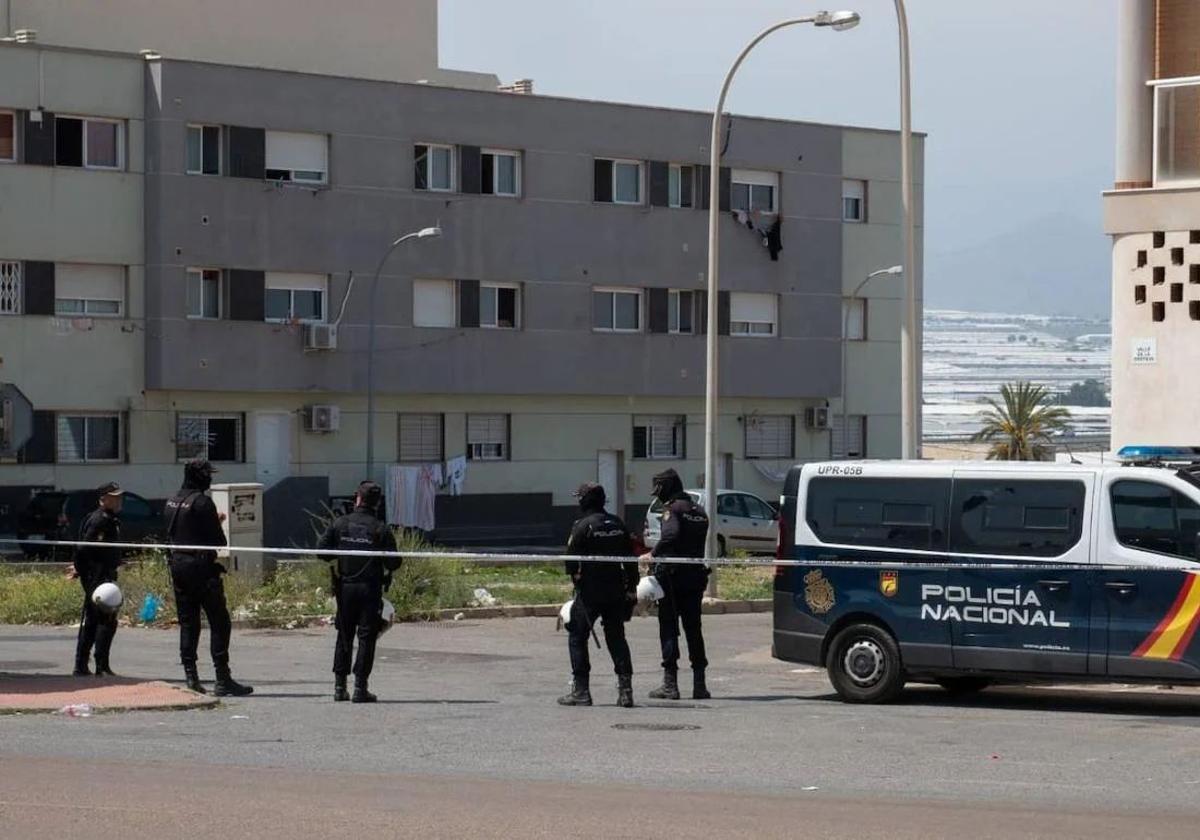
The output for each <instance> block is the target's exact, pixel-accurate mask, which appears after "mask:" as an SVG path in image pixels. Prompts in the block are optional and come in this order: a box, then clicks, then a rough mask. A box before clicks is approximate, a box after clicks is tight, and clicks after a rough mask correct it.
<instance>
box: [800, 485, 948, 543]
mask: <svg viewBox="0 0 1200 840" xmlns="http://www.w3.org/2000/svg"><path fill="white" fill-rule="evenodd" d="M949 506H950V480H949V479H937V478H934V479H907V478H871V479H864V478H814V479H813V480H812V481H810V482H809V483H808V492H807V509H806V513H805V516H806V517H807V521H808V525H809V527H810V528H812V530H813V533H815V534H816V535H817V537H818V538H819V539H820V540H821V542H824V543H831V544H838V545H859V546H864V547H874V548H911V549H918V550H921V551H945V550H946V515H947V510H948V508H949Z"/></svg>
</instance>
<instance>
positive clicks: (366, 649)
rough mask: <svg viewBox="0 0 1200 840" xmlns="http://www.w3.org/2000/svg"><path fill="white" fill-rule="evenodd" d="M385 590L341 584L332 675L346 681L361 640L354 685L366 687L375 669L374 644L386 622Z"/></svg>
mask: <svg viewBox="0 0 1200 840" xmlns="http://www.w3.org/2000/svg"><path fill="white" fill-rule="evenodd" d="M382 616H383V589H382V588H381V587H380V586H379V585H378V584H374V583H354V582H353V581H342V584H341V587H340V589H339V591H338V596H337V619H336V624H337V642H336V643H335V645H334V648H333V673H334V674H336V675H337V676H339V677H344V676H346V675H347V674H349V673H350V656H351V654H352V653H353V652H354V639H355V637H356V636H357V637H358V654H357V656H355V657H354V681H355V682H356V683H361V684H362V685H364V686H365V685H366V684H367V678H368V677H370V676H371V668H372V667H374V665H375V642H376V640H377V639H378V638H379V624H380V622H381V621H382V620H383V618H382Z"/></svg>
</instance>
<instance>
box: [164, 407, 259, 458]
mask: <svg viewBox="0 0 1200 840" xmlns="http://www.w3.org/2000/svg"><path fill="white" fill-rule="evenodd" d="M244 430H245V415H244V414H240V413H230V414H183V413H180V414H176V415H175V459H176V460H177V461H190V460H191V459H192V458H203V459H204V460H206V461H227V462H231V463H239V464H240V463H242V462H243V461H245V460H246V458H245V450H244V441H245V431H244Z"/></svg>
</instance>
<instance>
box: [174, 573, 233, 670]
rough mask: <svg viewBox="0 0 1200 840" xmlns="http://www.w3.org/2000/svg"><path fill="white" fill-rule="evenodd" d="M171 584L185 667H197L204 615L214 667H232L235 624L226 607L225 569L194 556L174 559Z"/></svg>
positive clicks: (182, 660)
mask: <svg viewBox="0 0 1200 840" xmlns="http://www.w3.org/2000/svg"><path fill="white" fill-rule="evenodd" d="M170 566H171V584H172V587H173V589H174V590H175V610H176V612H177V613H178V615H179V659H180V661H181V662H182V663H183V664H184V666H189V665H195V664H196V652H197V650H198V649H199V647H200V613H201V611H203V613H204V617H205V618H207V619H208V643H209V648H210V649H211V651H212V660H213V665H214V666H215V667H216V668H217V669H218V670H219V669H224V668H228V667H229V634H230V632H231V630H232V622H231V621H230V619H229V607H228V606H226V604H225V587H224V585H223V584H222V583H221V574H220V572H221V569H220V567H219V566H217V565H215V564H214V563H211V562H209V561H208V560H204V559H200V558H196V557H192V556H190V555H186V554H185V555H176V556H174V557H172V558H171V561H170Z"/></svg>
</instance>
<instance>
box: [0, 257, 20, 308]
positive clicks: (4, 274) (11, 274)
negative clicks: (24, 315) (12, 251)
mask: <svg viewBox="0 0 1200 840" xmlns="http://www.w3.org/2000/svg"><path fill="white" fill-rule="evenodd" d="M20 314H21V264H20V263H19V262H17V261H16V260H0V315H20Z"/></svg>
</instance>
